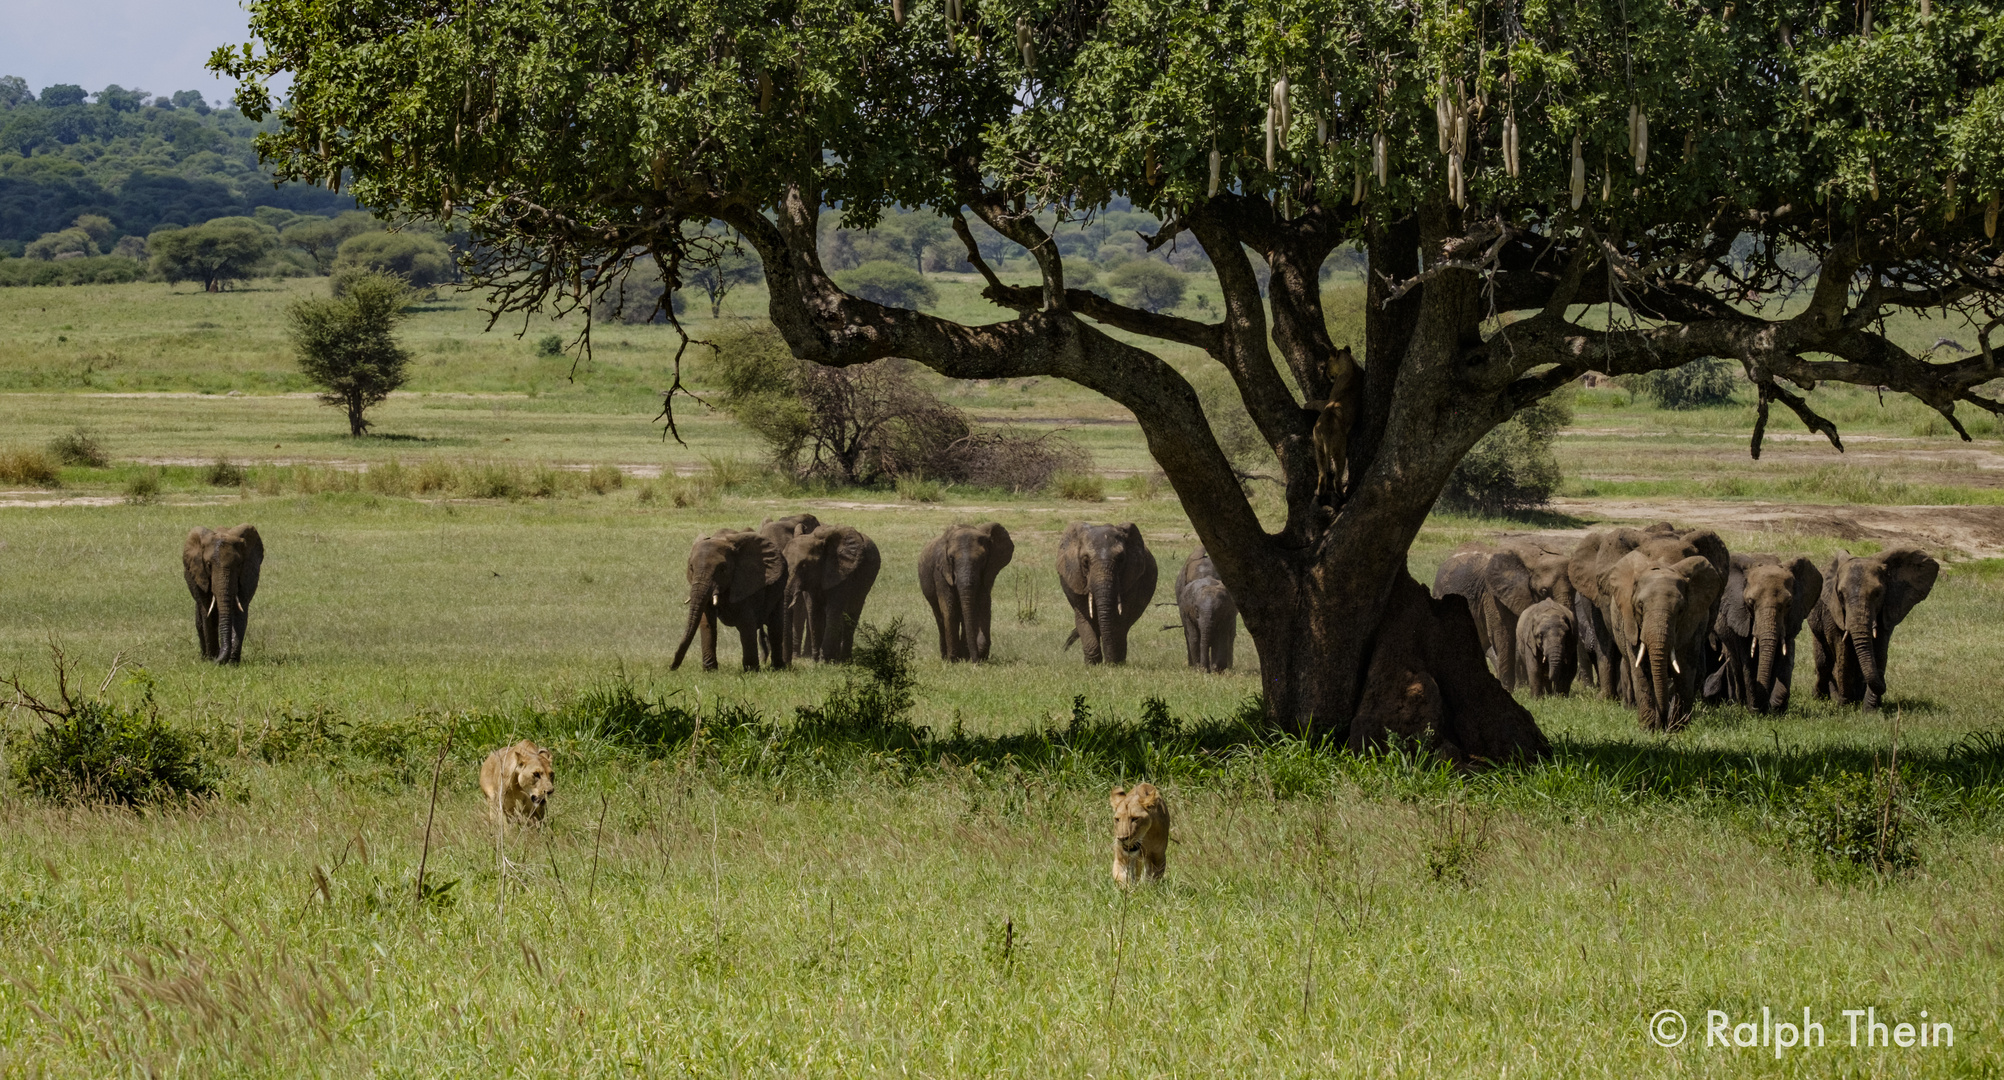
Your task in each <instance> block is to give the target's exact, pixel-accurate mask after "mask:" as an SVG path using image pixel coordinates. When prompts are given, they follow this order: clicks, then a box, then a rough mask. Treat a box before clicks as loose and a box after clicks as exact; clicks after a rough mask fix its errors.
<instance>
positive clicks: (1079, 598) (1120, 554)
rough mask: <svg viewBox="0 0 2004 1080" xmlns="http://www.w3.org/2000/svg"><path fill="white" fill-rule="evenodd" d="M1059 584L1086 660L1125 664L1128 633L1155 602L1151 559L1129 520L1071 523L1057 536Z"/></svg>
mask: <svg viewBox="0 0 2004 1080" xmlns="http://www.w3.org/2000/svg"><path fill="white" fill-rule="evenodd" d="M1058 585H1059V587H1060V588H1062V589H1064V591H1065V601H1066V602H1067V603H1069V604H1071V606H1072V617H1073V618H1072V621H1073V623H1074V627H1073V633H1075V634H1076V635H1077V636H1078V642H1079V649H1080V651H1081V652H1083V653H1084V654H1085V662H1086V663H1088V664H1097V663H1100V662H1102V661H1104V662H1106V663H1109V664H1124V663H1126V662H1127V632H1128V630H1129V629H1131V628H1132V627H1133V626H1134V624H1135V623H1137V622H1139V621H1140V620H1141V616H1142V615H1144V614H1146V613H1147V611H1148V602H1149V601H1150V600H1152V599H1154V598H1155V556H1154V554H1153V553H1151V552H1150V551H1149V550H1148V545H1147V544H1146V543H1144V542H1143V541H1142V539H1141V529H1140V527H1139V526H1137V525H1135V524H1134V523H1133V522H1129V523H1127V524H1125V525H1088V524H1086V523H1085V522H1083V521H1074V522H1072V523H1071V524H1069V525H1067V526H1065V532H1064V535H1063V536H1060V537H1059V538H1058Z"/></svg>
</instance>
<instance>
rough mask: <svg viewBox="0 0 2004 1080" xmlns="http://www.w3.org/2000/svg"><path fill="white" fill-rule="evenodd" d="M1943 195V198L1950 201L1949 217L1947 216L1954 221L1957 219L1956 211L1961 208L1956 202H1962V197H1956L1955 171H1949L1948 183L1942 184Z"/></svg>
mask: <svg viewBox="0 0 2004 1080" xmlns="http://www.w3.org/2000/svg"><path fill="white" fill-rule="evenodd" d="M1941 196H1942V198H1943V199H1946V200H1947V201H1948V218H1947V220H1949V221H1954V220H1955V215H1956V213H1957V212H1958V211H1959V210H1960V207H1959V206H1957V205H1956V204H1958V203H1960V202H1961V201H1962V200H1961V199H1958V198H1956V197H1955V174H1954V173H1949V174H1948V181H1947V182H1946V183H1944V184H1942V186H1941Z"/></svg>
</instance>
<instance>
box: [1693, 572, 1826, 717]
mask: <svg viewBox="0 0 2004 1080" xmlns="http://www.w3.org/2000/svg"><path fill="white" fill-rule="evenodd" d="M1822 593H1823V574H1822V572H1821V571H1819V570H1817V569H1816V564H1815V563H1813V562H1810V561H1809V558H1808V557H1807V556H1797V557H1796V558H1793V559H1789V560H1787V561H1783V560H1782V559H1781V557H1780V556H1777V555H1763V554H1744V553H1741V554H1735V555H1734V556H1733V561H1732V569H1731V570H1730V571H1728V572H1727V574H1726V592H1725V595H1724V596H1722V597H1720V598H1719V615H1718V618H1716V619H1714V620H1712V638H1713V640H1715V641H1716V642H1717V643H1718V660H1717V666H1716V667H1714V668H1713V669H1712V673H1711V674H1710V675H1708V676H1707V677H1706V679H1705V700H1706V701H1708V702H1721V701H1729V702H1732V703H1733V704H1735V705H1744V706H1746V707H1747V708H1749V709H1752V710H1753V711H1755V712H1774V713H1782V712H1787V711H1788V694H1789V687H1790V686H1791V685H1792V684H1793V683H1794V681H1795V637H1796V635H1797V634H1799V633H1801V631H1802V624H1803V623H1804V622H1806V621H1808V619H1809V612H1810V611H1811V610H1812V609H1814V608H1815V606H1816V600H1817V597H1819V596H1821V595H1822Z"/></svg>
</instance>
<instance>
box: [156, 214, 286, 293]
mask: <svg viewBox="0 0 2004 1080" xmlns="http://www.w3.org/2000/svg"><path fill="white" fill-rule="evenodd" d="M146 246H147V248H148V249H149V250H150V251H151V252H152V253H153V272H154V273H156V274H159V275H160V276H161V277H164V278H166V279H167V280H168V281H170V282H177V281H198V282H201V283H202V287H203V288H204V289H205V290H207V291H209V292H219V291H221V290H222V289H223V288H224V287H225V286H226V285H228V284H229V283H231V282H233V281H243V280H245V279H247V278H249V277H251V276H253V274H254V273H255V271H256V270H257V269H258V265H259V264H260V263H262V262H263V261H264V259H265V257H266V256H268V255H270V254H271V253H272V251H273V250H275V249H276V248H277V247H278V231H277V230H276V229H273V228H272V227H271V226H269V225H264V224H260V223H259V222H257V221H256V220H254V219H252V218H247V217H226V218H216V219H215V220H213V221H209V222H206V223H204V224H201V225H193V226H190V227H188V228H185V229H162V230H160V231H158V232H155V233H154V234H153V235H151V236H149V237H147V238H146Z"/></svg>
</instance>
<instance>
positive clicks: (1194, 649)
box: [1183, 615, 1205, 667]
mask: <svg viewBox="0 0 2004 1080" xmlns="http://www.w3.org/2000/svg"><path fill="white" fill-rule="evenodd" d="M1203 636H1204V635H1203V632H1202V631H1201V630H1199V629H1198V627H1197V620H1195V619H1193V618H1191V617H1190V616H1188V615H1185V616H1183V659H1184V662H1185V663H1187V664H1188V665H1189V666H1191V667H1203V666H1205V665H1204V643H1203Z"/></svg>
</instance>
